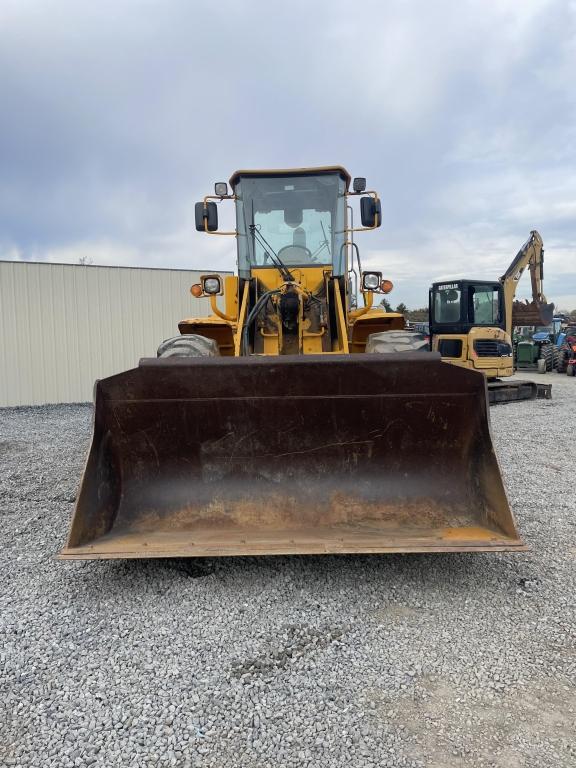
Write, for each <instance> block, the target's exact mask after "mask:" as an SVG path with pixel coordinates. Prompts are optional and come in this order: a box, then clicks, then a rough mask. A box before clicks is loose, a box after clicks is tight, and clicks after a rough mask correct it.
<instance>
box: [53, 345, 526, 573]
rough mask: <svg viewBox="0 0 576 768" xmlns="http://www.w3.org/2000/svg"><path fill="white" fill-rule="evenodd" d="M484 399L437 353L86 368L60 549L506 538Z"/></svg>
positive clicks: (493, 544) (379, 547)
mask: <svg viewBox="0 0 576 768" xmlns="http://www.w3.org/2000/svg"><path fill="white" fill-rule="evenodd" d="M487 402H488V401H487V393H486V383H485V379H484V376H483V375H482V374H481V373H478V372H476V371H468V370H465V369H463V368H458V367H456V366H453V365H449V364H447V363H443V362H442V361H441V359H440V356H439V355H438V354H437V353H401V354H396V353H394V354H388V355H377V354H374V355H361V354H358V355H347V356H343V355H342V356H341V355H331V354H326V355H318V356H316V355H314V356H312V355H310V356H306V355H302V356H280V357H251V358H246V357H240V358H233V357H220V358H192V359H190V358H188V359H182V358H171V359H164V360H162V359H160V360H142V361H141V362H140V366H139V367H138V368H136V369H134V370H131V371H127V372H126V373H121V374H119V375H117V376H112V377H110V378H108V379H104V380H102V381H100V382H98V383H97V386H96V403H95V416H94V437H93V441H92V446H91V448H90V452H89V456H88V460H87V465H86V470H85V473H84V477H83V478H82V484H81V488H80V492H79V495H78V500H77V503H76V509H75V512H74V518H73V521H72V527H71V531H70V535H69V539H68V542H67V544H66V546H65V548H64V549H63V550H62V552H61V557H63V558H134V557H174V556H217V555H255V554H262V555H264V554H290V553H335V552H447V551H463V552H464V551H482V550H508V549H523V548H524V547H523V544H522V542H521V540H520V538H519V536H518V533H517V532H516V528H515V526H514V520H513V518H512V514H511V512H510V508H509V506H508V501H507V499H506V494H505V491H504V488H503V485H502V479H501V476H500V470H499V467H498V462H497V460H496V456H495V454H494V449H493V447H492V441H491V438H490V429H489V423H488V418H489V417H488V405H487Z"/></svg>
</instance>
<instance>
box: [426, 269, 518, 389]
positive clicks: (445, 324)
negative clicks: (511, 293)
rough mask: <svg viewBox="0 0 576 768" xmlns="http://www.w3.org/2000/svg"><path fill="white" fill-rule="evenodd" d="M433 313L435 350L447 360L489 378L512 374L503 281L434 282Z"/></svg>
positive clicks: (430, 304)
mask: <svg viewBox="0 0 576 768" xmlns="http://www.w3.org/2000/svg"><path fill="white" fill-rule="evenodd" d="M429 311H430V334H431V338H432V348H433V349H434V350H437V351H438V352H440V354H441V355H442V358H443V359H445V360H446V361H449V362H451V363H455V364H457V365H458V364H459V365H461V366H463V367H467V368H472V369H475V370H480V371H482V372H483V373H485V374H486V375H487V376H489V377H496V376H506V375H511V374H512V372H513V370H512V344H511V341H510V339H509V337H508V336H507V334H506V322H505V303H504V289H503V287H502V285H501V284H500V283H499V282H489V281H484V280H455V281H450V282H436V283H433V284H432V287H431V288H430V294H429Z"/></svg>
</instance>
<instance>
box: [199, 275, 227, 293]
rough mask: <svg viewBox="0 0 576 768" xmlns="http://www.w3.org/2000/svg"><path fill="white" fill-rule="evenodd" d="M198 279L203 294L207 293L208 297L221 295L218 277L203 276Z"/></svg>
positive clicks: (220, 282)
mask: <svg viewBox="0 0 576 768" xmlns="http://www.w3.org/2000/svg"><path fill="white" fill-rule="evenodd" d="M200 279H201V280H202V288H203V289H204V293H207V294H208V295H209V296H216V294H218V293H222V280H221V279H220V277H219V276H218V275H204V277H202V278H200Z"/></svg>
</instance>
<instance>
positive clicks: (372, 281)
mask: <svg viewBox="0 0 576 768" xmlns="http://www.w3.org/2000/svg"><path fill="white" fill-rule="evenodd" d="M381 280H382V273H381V272H362V290H364V291H377V290H378V289H379V288H380V282H381Z"/></svg>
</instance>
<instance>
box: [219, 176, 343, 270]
mask: <svg viewBox="0 0 576 768" xmlns="http://www.w3.org/2000/svg"><path fill="white" fill-rule="evenodd" d="M230 182H231V184H232V189H233V192H234V198H235V205H236V229H237V232H238V237H237V244H238V273H239V276H240V277H241V278H246V279H248V278H250V276H251V274H252V271H253V269H254V268H257V269H258V270H260V269H267V268H268V269H271V270H275V269H277V268H278V267H277V264H278V261H280V262H281V263H282V264H284V265H285V266H286V267H288V268H291V267H296V268H306V267H323V268H325V269H330V270H331V272H332V274H333V275H335V276H339V275H344V274H345V273H346V258H345V256H346V254H345V247H344V243H345V239H346V236H345V235H346V233H345V230H346V192H347V187H348V183H349V177H348V174H347V173H346V172H345V171H344V170H343V169H326V170H322V169H321V170H315V171H313V172H301V173H300V172H294V171H291V172H286V173H278V172H260V173H259V172H254V171H251V172H250V171H238V172H237V173H235V174H234V175H233V176H232V178H231V179H230Z"/></svg>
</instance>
